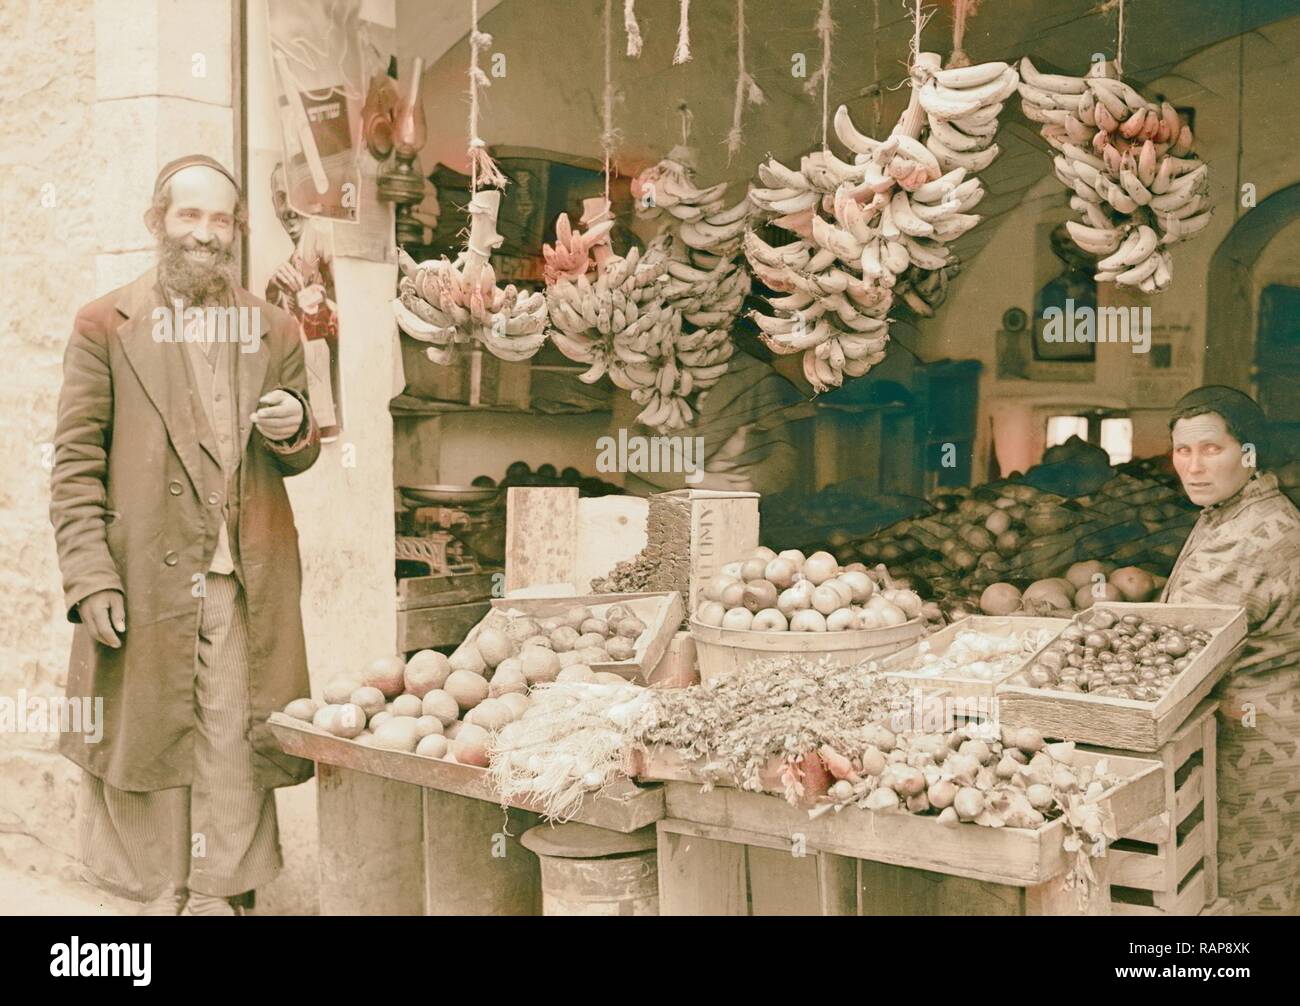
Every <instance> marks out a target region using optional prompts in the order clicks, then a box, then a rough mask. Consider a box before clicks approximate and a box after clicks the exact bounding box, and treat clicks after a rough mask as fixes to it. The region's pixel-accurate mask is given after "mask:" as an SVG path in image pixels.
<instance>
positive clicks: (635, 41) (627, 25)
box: [623, 0, 641, 59]
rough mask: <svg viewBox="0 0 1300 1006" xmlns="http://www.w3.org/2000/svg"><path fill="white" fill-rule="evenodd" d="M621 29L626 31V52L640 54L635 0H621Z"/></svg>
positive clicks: (632, 55)
mask: <svg viewBox="0 0 1300 1006" xmlns="http://www.w3.org/2000/svg"><path fill="white" fill-rule="evenodd" d="M623 30H624V31H625V32H627V54H628V55H629V56H631V57H633V58H634V59H635V58H636V57H637V56H640V55H641V26H640V25H639V24H637V23H636V0H623Z"/></svg>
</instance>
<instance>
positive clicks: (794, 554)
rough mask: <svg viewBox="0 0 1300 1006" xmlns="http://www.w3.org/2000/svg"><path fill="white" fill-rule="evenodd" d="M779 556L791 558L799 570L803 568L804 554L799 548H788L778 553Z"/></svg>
mask: <svg viewBox="0 0 1300 1006" xmlns="http://www.w3.org/2000/svg"><path fill="white" fill-rule="evenodd" d="M778 558H781V559H789V560H790V561H791V562H792V563H794V568H795V569H797V570H802V569H803V564H804V554H803V553H802V552H800V551H799V550H798V549H797V548H787V549H786V550H785V551H784V552H781V553H779V554H778Z"/></svg>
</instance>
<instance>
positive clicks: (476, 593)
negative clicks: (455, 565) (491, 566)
mask: <svg viewBox="0 0 1300 1006" xmlns="http://www.w3.org/2000/svg"><path fill="white" fill-rule="evenodd" d="M492 577H493V574H492V573H460V574H457V575H454V576H412V577H407V578H406V579H405V580H398V581H397V610H398V611H408V610H410V609H412V608H429V607H447V606H449V605H453V604H466V603H468V602H470V601H487V600H489V599H490V598H491V597H492Z"/></svg>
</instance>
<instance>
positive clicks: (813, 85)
mask: <svg viewBox="0 0 1300 1006" xmlns="http://www.w3.org/2000/svg"><path fill="white" fill-rule="evenodd" d="M816 28H817V34H818V36H819V37H820V38H821V40H822V64H821V66H820V67H819V68H818V69H817V72H816V73H814V74H813V75H812V76H811V77H809V78H808V79H807V81H805V82H804V85H803V89H804V92H805V93H807V94H810V95H815V94H816V93H817V88H818V87H820V88H821V90H822V149H823V150H830V146H829V144H828V143H827V136H826V128H827V124H828V123H829V121H830V120H829V117H828V116H827V109H828V108H829V105H830V87H831V31H832V29H833V28H834V25H833V23H832V22H831V0H822V7H821V10H820V11H819V12H818V14H817V25H816Z"/></svg>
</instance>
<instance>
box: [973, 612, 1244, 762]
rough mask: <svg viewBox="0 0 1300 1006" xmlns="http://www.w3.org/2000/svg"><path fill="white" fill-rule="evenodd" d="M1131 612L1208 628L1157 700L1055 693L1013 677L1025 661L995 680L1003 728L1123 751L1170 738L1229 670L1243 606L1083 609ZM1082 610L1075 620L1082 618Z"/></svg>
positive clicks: (1150, 748) (1156, 746)
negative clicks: (1205, 636) (1195, 651)
mask: <svg viewBox="0 0 1300 1006" xmlns="http://www.w3.org/2000/svg"><path fill="white" fill-rule="evenodd" d="M1097 610H1106V611H1112V612H1114V613H1115V614H1116V615H1117V616H1120V615H1128V614H1135V615H1141V616H1142V617H1144V618H1150V619H1153V620H1155V621H1160V622H1167V623H1170V624H1173V625H1196V626H1197V627H1198V628H1203V629H1210V630H1211V632H1212V635H1211V637H1210V642H1209V643H1208V644H1207V645H1206V647H1205V649H1204V650H1202V651H1201V652H1200V653H1199V654H1197V656H1196V658H1195V659H1194V660H1193V661H1192V662H1191V663H1190V664H1188V666H1187V667H1186V668H1185V669H1184V670H1183V673H1182V674H1180V675H1179V676H1178V677H1177V678H1176V679H1175V681H1174V685H1173V687H1172V688H1171V689H1170V690H1169V691H1168V692H1166V693H1165V694H1164V695H1163V696H1161V698H1160V699H1159V700H1158V701H1156V702H1137V701H1135V700H1133V699H1120V698H1114V697H1111V696H1104V695H1097V696H1093V695H1088V694H1087V693H1086V692H1085V693H1076V692H1060V691H1054V690H1053V689H1050V688H1033V687H1030V686H1029V685H1026V684H1020V683H1017V678H1019V676H1020V674H1021V673H1022V672H1023V671H1025V670H1027V669H1028V668H1029V666H1031V665H1032V664H1033V662H1034V661H1035V660H1037V659H1038V654H1034V656H1033V657H1031V658H1029V660H1027V661H1025V665H1024V667H1023V668H1021V671H1019V672H1017V673H1016V674H1015V675H1013V676H1012V677H1011V678H1010V679H1008V680H1007V681H1005V682H1003V683H1002V684H1000V685H998V687H997V690H996V692H995V694H996V696H997V700H998V716H999V721H1000V723H1001V725H1002V726H1003V727H1033V728H1034V729H1035V730H1037V731H1039V732H1040V733H1041V734H1042V735H1043V736H1044V737H1053V738H1059V739H1061V740H1072V741H1079V742H1081V743H1086V744H1101V745H1105V746H1106V747H1109V748H1118V749H1123V750H1126V751H1143V752H1154V751H1159V750H1160V748H1161V747H1162V746H1163V745H1164V744H1165V743H1167V742H1168V741H1169V739H1170V738H1172V737H1173V735H1174V734H1175V733H1177V732H1178V730H1179V729H1180V728H1181V727H1182V725H1183V723H1184V722H1185V721H1186V719H1187V717H1188V716H1189V715H1191V712H1192V710H1193V709H1195V708H1196V706H1197V705H1198V704H1199V703H1200V702H1201V700H1202V699H1204V698H1205V697H1206V696H1207V695H1209V694H1210V691H1211V689H1213V688H1214V686H1215V685H1216V684H1217V683H1218V681H1219V679H1220V678H1222V677H1223V676H1224V675H1225V674H1227V673H1228V671H1229V670H1230V669H1231V667H1232V664H1233V662H1234V661H1235V660H1236V657H1237V652H1238V649H1239V647H1240V646H1241V644H1242V642H1243V641H1244V640H1245V638H1246V612H1245V610H1244V609H1242V608H1238V607H1232V606H1230V605H1223V604H1202V605H1190V604H1155V603H1146V604H1125V603H1121V602H1105V603H1102V604H1097V605H1094V606H1093V607H1092V608H1091V609H1089V611H1097ZM1087 616H1088V612H1080V613H1079V614H1078V615H1076V616H1075V617H1074V619H1073V621H1075V622H1079V623H1080V624H1085V625H1086V622H1084V621H1082V620H1084V619H1086V618H1087Z"/></svg>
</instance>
